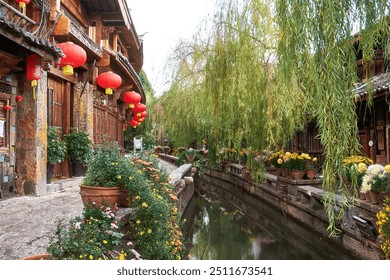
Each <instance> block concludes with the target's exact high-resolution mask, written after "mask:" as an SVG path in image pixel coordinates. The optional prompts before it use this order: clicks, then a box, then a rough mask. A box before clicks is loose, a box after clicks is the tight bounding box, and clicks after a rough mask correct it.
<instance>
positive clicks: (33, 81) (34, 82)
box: [31, 80, 38, 100]
mask: <svg viewBox="0 0 390 280" xmlns="http://www.w3.org/2000/svg"><path fill="white" fill-rule="evenodd" d="M31 86H32V92H33V98H34V100H35V96H36V93H35V90H36V88H37V86H38V81H37V80H32V81H31Z"/></svg>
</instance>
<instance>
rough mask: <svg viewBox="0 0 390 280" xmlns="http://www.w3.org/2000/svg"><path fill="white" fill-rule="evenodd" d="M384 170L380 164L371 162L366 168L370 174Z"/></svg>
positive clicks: (376, 173)
mask: <svg viewBox="0 0 390 280" xmlns="http://www.w3.org/2000/svg"><path fill="white" fill-rule="evenodd" d="M384 170H385V168H384V167H383V166H382V165H380V164H371V165H370V166H369V167H368V168H367V173H369V174H371V175H374V176H375V175H378V174H379V173H382V172H383V171H384Z"/></svg>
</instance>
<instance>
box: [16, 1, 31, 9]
mask: <svg viewBox="0 0 390 280" xmlns="http://www.w3.org/2000/svg"><path fill="white" fill-rule="evenodd" d="M15 1H16V3H19V8H21V9H24V8H26V5H27V4H28V3H30V0H15Z"/></svg>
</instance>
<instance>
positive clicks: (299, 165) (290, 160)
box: [283, 152, 310, 180]
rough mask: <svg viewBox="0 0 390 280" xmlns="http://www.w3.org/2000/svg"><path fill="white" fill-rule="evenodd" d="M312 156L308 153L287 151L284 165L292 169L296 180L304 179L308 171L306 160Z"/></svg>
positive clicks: (291, 171) (291, 172)
mask: <svg viewBox="0 0 390 280" xmlns="http://www.w3.org/2000/svg"><path fill="white" fill-rule="evenodd" d="M309 158H310V156H309V155H308V154H305V153H301V154H298V153H296V152H293V153H290V152H286V153H285V154H284V156H283V161H284V164H283V165H284V166H285V167H286V168H287V169H288V170H289V171H290V174H291V176H292V177H293V178H294V179H295V180H302V179H303V177H304V176H305V173H306V169H307V167H306V162H307V160H308V159H309Z"/></svg>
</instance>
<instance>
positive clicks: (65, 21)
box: [51, 15, 70, 36]
mask: <svg viewBox="0 0 390 280" xmlns="http://www.w3.org/2000/svg"><path fill="white" fill-rule="evenodd" d="M69 30H70V20H69V18H68V17H67V16H65V15H60V17H59V19H58V21H57V23H56V25H55V26H54V29H53V32H52V33H51V35H53V36H64V35H68V34H69Z"/></svg>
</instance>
